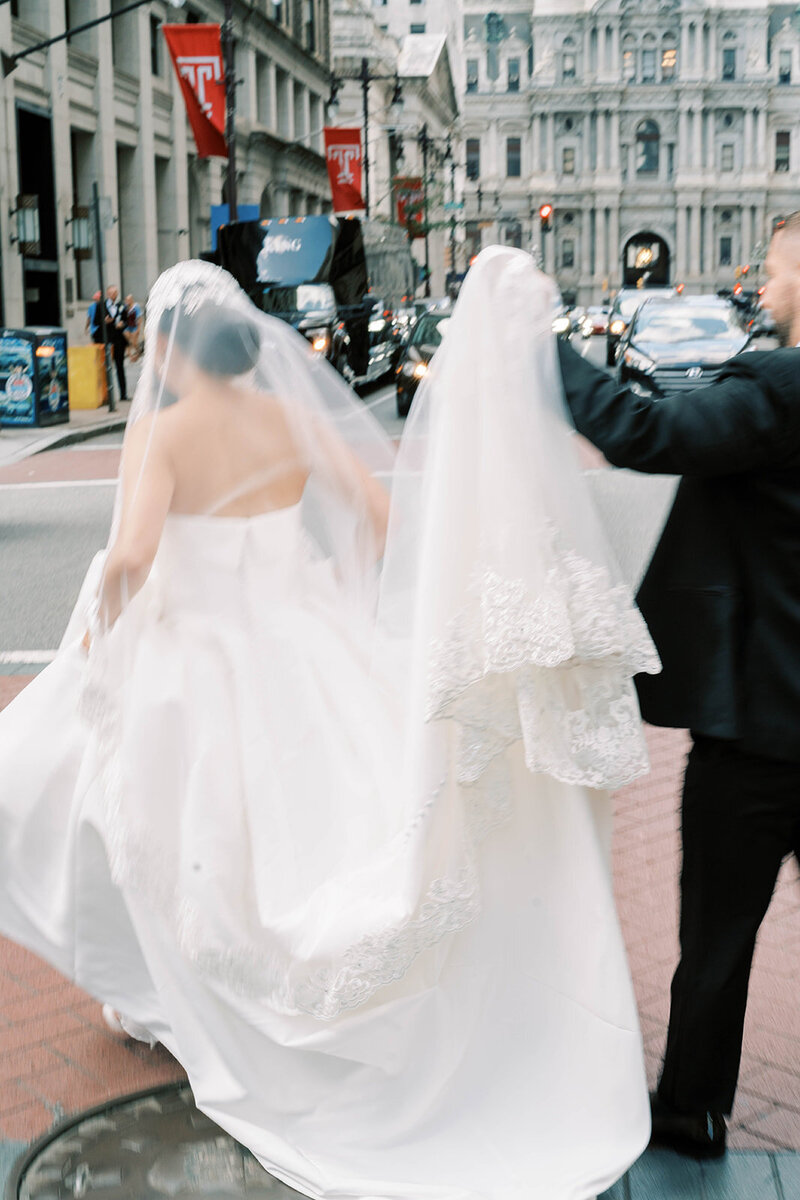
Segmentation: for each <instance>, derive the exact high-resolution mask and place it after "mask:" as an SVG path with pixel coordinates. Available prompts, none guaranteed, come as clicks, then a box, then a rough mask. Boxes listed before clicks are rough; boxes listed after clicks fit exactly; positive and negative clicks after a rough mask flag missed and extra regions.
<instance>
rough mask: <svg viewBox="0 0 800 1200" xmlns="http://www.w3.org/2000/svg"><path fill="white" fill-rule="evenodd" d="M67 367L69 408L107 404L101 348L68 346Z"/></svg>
mask: <svg viewBox="0 0 800 1200" xmlns="http://www.w3.org/2000/svg"><path fill="white" fill-rule="evenodd" d="M67 367H68V371H69V406H70V408H100V406H101V405H103V404H106V403H107V402H108V385H107V383H106V373H105V371H104V370H103V347H102V346H98V345H96V344H94V343H93V344H92V345H91V346H70V347H69V349H68V350H67Z"/></svg>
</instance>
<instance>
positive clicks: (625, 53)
mask: <svg viewBox="0 0 800 1200" xmlns="http://www.w3.org/2000/svg"><path fill="white" fill-rule="evenodd" d="M622 79H623V82H624V83H634V82H635V81H636V43H635V41H634V40H633V38H632V37H630V36H627V37H626V38H625V40H624V41H623V43H622Z"/></svg>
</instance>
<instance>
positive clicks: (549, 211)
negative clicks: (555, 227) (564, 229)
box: [539, 204, 553, 233]
mask: <svg viewBox="0 0 800 1200" xmlns="http://www.w3.org/2000/svg"><path fill="white" fill-rule="evenodd" d="M552 215H553V206H552V204H543V205H542V207H541V208H540V209H539V223H540V225H541V230H542V233H547V231H548V229H549V228H550V218H551V217H552Z"/></svg>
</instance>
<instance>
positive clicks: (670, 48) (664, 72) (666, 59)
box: [661, 33, 678, 83]
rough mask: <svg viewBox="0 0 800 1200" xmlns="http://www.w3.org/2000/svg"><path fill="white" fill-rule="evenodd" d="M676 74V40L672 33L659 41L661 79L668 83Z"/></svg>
mask: <svg viewBox="0 0 800 1200" xmlns="http://www.w3.org/2000/svg"><path fill="white" fill-rule="evenodd" d="M677 74H678V40H677V38H676V37H675V34H674V33H665V34H664V36H663V38H662V39H661V78H662V80H664V82H665V83H666V82H669V81H670V80H672V79H674V78H675V76H676V75H677Z"/></svg>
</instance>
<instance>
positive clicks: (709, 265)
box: [703, 204, 717, 279]
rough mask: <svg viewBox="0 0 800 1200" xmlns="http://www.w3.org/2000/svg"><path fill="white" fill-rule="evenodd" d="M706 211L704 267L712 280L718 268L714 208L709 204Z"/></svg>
mask: <svg viewBox="0 0 800 1200" xmlns="http://www.w3.org/2000/svg"><path fill="white" fill-rule="evenodd" d="M703 211H704V221H705V233H704V236H703V246H704V250H705V254H704V262H703V266H704V268H705V273H706V275H708V276H710V277H711V278H712V279H713V277H714V274H715V271H716V267H717V249H716V246H715V245H714V206H713V204H707V205H706V207H705V209H704V210H703Z"/></svg>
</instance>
